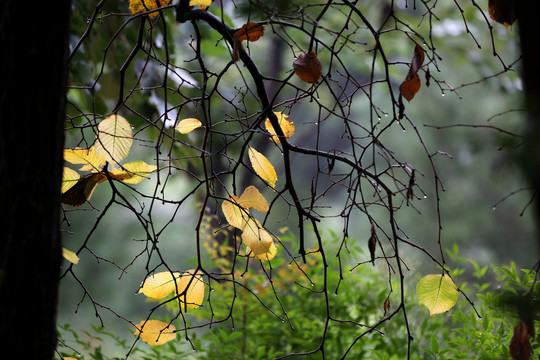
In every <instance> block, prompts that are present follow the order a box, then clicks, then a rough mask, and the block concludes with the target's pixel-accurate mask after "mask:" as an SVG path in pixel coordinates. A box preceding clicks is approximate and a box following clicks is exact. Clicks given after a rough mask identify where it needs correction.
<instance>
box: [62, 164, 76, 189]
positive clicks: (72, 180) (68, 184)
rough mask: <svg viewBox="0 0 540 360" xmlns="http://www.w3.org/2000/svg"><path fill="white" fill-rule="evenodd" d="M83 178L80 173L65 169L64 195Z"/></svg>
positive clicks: (63, 178)
mask: <svg viewBox="0 0 540 360" xmlns="http://www.w3.org/2000/svg"><path fill="white" fill-rule="evenodd" d="M80 178H81V176H80V175H79V173H78V172H76V171H75V170H73V169H70V168H67V167H64V173H63V175H62V194H63V193H65V192H66V191H68V190H69V189H71V188H72V187H73V186H75V184H77V182H78V181H79V179H80Z"/></svg>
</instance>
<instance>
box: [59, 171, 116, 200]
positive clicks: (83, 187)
mask: <svg viewBox="0 0 540 360" xmlns="http://www.w3.org/2000/svg"><path fill="white" fill-rule="evenodd" d="M106 180H107V176H105V175H103V174H101V173H93V174H88V175H84V176H81V178H80V179H79V181H77V183H76V184H75V185H73V186H72V187H71V188H70V189H69V190H67V191H66V192H65V193H63V194H62V197H61V201H62V203H63V204H68V205H72V206H81V205H82V204H84V203H85V202H86V201H88V200H90V197H91V196H92V193H93V192H94V189H95V188H96V186H98V185H99V184H101V183H102V182H104V181H106Z"/></svg>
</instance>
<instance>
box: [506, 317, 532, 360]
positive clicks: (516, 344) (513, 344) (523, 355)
mask: <svg viewBox="0 0 540 360" xmlns="http://www.w3.org/2000/svg"><path fill="white" fill-rule="evenodd" d="M509 351H510V355H511V356H512V358H514V359H516V360H529V359H530V357H531V352H532V347H531V340H530V338H529V330H528V327H527V324H525V322H523V321H520V322H518V323H517V325H516V326H515V327H514V335H513V336H512V340H511V341H510V348H509Z"/></svg>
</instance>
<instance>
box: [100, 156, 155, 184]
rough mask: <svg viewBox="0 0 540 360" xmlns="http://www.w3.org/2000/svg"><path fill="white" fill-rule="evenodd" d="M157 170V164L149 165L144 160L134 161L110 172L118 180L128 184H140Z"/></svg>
mask: <svg viewBox="0 0 540 360" xmlns="http://www.w3.org/2000/svg"><path fill="white" fill-rule="evenodd" d="M156 170H157V166H155V165H148V164H147V163H145V162H144V161H133V162H130V163H127V164H124V165H122V168H121V169H115V170H113V171H111V172H109V174H110V175H111V177H113V178H115V179H116V180H120V181H123V182H125V183H128V184H138V183H140V182H141V181H142V180H143V179H144V178H145V177H147V176H149V175H150V174H151V173H153V172H154V171H156Z"/></svg>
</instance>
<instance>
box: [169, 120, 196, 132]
mask: <svg viewBox="0 0 540 360" xmlns="http://www.w3.org/2000/svg"><path fill="white" fill-rule="evenodd" d="M201 126H202V123H201V122H200V121H199V120H197V119H195V118H188V119H184V120H181V121H180V122H179V123H178V125H176V128H175V129H176V130H178V132H179V133H180V134H187V133H189V132H191V131H193V130H195V129H196V128H198V127H201Z"/></svg>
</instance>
